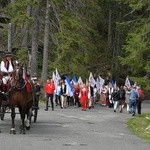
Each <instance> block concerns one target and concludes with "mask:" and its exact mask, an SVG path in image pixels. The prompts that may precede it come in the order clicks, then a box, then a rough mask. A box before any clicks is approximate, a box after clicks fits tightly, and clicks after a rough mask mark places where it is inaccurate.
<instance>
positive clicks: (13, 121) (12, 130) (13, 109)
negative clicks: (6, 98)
mask: <svg viewBox="0 0 150 150" xmlns="http://www.w3.org/2000/svg"><path fill="white" fill-rule="evenodd" d="M15 116H16V113H15V106H11V119H12V124H11V129H10V134H11V133H13V134H16V130H15Z"/></svg>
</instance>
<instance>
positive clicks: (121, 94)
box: [119, 86, 125, 113]
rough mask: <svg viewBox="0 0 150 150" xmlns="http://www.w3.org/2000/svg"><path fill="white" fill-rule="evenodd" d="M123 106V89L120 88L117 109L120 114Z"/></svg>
mask: <svg viewBox="0 0 150 150" xmlns="http://www.w3.org/2000/svg"><path fill="white" fill-rule="evenodd" d="M124 105H125V89H124V87H123V86H120V89H119V109H120V113H122V112H123V107H124Z"/></svg>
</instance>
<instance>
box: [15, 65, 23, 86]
mask: <svg viewBox="0 0 150 150" xmlns="http://www.w3.org/2000/svg"><path fill="white" fill-rule="evenodd" d="M23 73H24V68H23V65H19V66H17V67H16V68H15V69H14V71H13V73H12V79H13V86H14V87H16V88H20V87H21V86H22V84H23V82H24V79H23Z"/></svg>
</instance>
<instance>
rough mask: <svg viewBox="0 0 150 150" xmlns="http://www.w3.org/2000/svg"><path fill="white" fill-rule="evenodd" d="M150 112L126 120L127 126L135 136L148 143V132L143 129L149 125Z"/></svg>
mask: <svg viewBox="0 0 150 150" xmlns="http://www.w3.org/2000/svg"><path fill="white" fill-rule="evenodd" d="M147 118H150V114H143V115H141V116H137V117H134V118H130V119H129V120H128V128H129V129H130V130H131V131H132V132H133V133H134V134H136V135H137V136H139V137H140V138H142V139H144V140H145V141H146V142H148V143H150V132H148V131H146V130H145V129H146V128H147V127H148V126H149V125H150V120H149V119H147Z"/></svg>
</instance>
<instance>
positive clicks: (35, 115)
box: [34, 108, 38, 123]
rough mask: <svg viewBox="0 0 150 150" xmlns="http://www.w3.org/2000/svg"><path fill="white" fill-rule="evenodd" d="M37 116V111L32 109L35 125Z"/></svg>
mask: <svg viewBox="0 0 150 150" xmlns="http://www.w3.org/2000/svg"><path fill="white" fill-rule="evenodd" d="M37 114H38V109H37V108H35V109H34V123H35V122H36V120H37Z"/></svg>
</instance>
